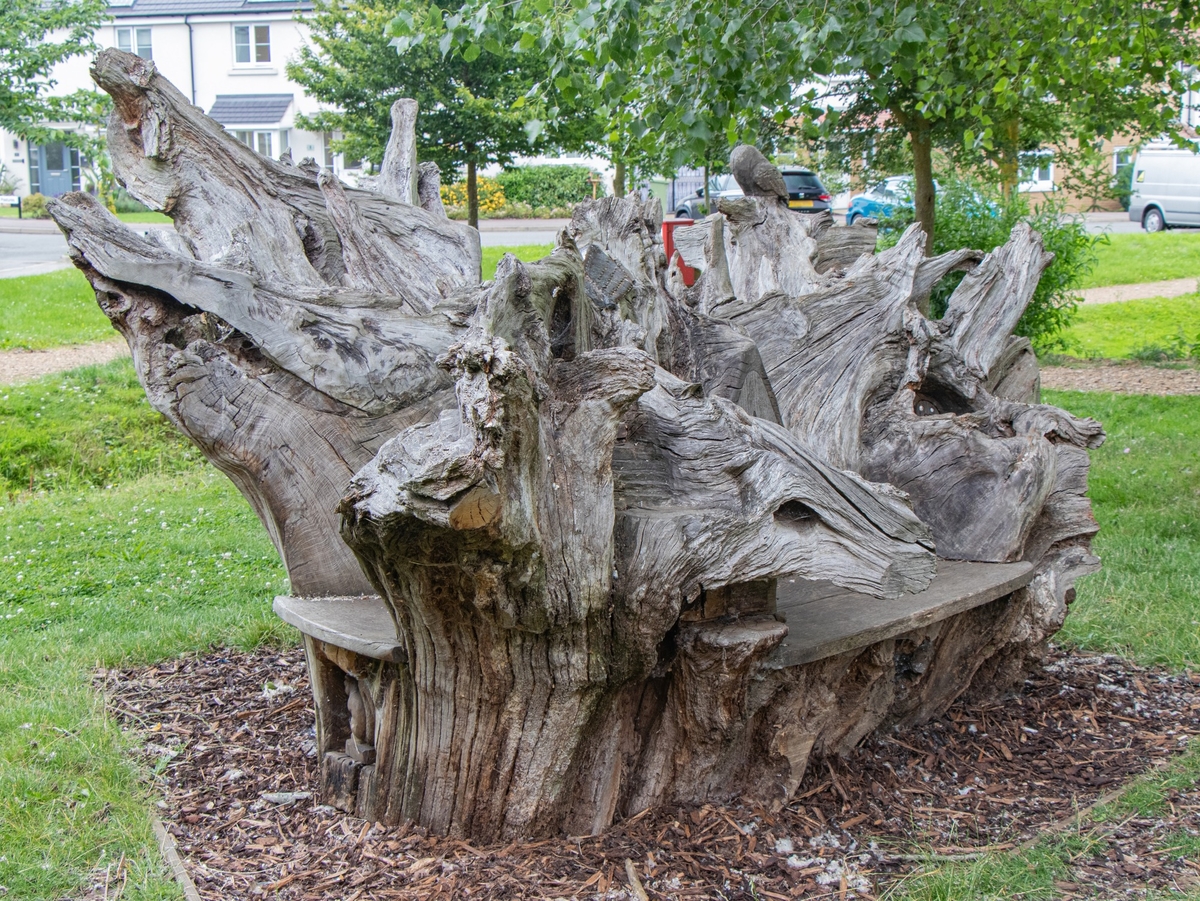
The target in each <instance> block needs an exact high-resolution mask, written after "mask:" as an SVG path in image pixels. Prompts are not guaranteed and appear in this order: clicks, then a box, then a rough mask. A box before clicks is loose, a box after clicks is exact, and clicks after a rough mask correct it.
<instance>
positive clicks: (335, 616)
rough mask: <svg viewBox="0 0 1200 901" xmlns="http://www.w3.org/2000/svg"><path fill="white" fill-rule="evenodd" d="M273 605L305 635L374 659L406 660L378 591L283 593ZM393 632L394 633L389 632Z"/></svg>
mask: <svg viewBox="0 0 1200 901" xmlns="http://www.w3.org/2000/svg"><path fill="white" fill-rule="evenodd" d="M272 609H273V610H274V611H275V614H276V615H277V616H278V617H279V618H280V619H282V620H283V621H284V622H285V623H288V624H290V625H293V626H295V627H296V628H297V629H299V630H300V631H301V632H302V633H303V634H305V635H311V636H312V637H313V638H317V639H320V640H321V641H323V642H325V643H327V644H332V645H335V646H337V647H339V648H345V649H346V650H349V651H353V652H354V653H356V654H362V655H363V656H364V657H370V658H372V659H373V660H385V661H387V662H389V663H402V662H404V660H405V657H404V648H403V647H402V645H401V644H400V639H399V637H398V636H396V634H395V624H394V623H393V621H392V618H391V616H390V615H389V614H388V609H387V605H385V604H384V602H383V600H382V599H381V598H380V597H379V596H378V595H371V594H366V595H359V596H358V597H349V598H331V597H323V598H297V597H287V596H284V595H280V596H278V597H276V598H275V602H274V604H272ZM389 633H390V634H389Z"/></svg>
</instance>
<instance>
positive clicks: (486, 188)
mask: <svg viewBox="0 0 1200 901" xmlns="http://www.w3.org/2000/svg"><path fill="white" fill-rule="evenodd" d="M475 183H476V186H477V189H478V191H479V214H480V215H481V216H483V215H486V214H488V213H495V212H496V211H498V210H500V209H502V208H503V207H504V204H505V202H506V201H505V198H504V188H502V187H501V186H500V182H498V181H496V180H495V179H494V178H483V177H480V178H477V179H476V181H475ZM441 190H442V203H444V204H445V205H446V206H448V207H462V208H463V209H464V210H465V209H466V207H467V183H466V182H465V181H456V182H455V183H454V184H452V185H442V189H441Z"/></svg>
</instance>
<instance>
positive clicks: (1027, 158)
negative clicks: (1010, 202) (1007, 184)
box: [1020, 150, 1054, 191]
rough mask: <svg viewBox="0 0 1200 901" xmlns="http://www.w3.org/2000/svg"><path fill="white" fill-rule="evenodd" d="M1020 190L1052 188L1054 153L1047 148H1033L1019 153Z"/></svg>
mask: <svg viewBox="0 0 1200 901" xmlns="http://www.w3.org/2000/svg"><path fill="white" fill-rule="evenodd" d="M1020 189H1021V190H1022V191H1053V190H1054V154H1053V153H1052V152H1051V151H1049V150H1035V151H1032V152H1030V153H1022V154H1021V188H1020Z"/></svg>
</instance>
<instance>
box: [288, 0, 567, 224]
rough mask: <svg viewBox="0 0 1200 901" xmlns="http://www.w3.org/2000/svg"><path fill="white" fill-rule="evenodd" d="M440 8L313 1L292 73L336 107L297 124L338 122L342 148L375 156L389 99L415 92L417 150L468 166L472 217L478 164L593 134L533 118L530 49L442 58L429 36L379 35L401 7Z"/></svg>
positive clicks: (411, 11) (427, 11) (535, 67)
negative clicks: (395, 38) (412, 39)
mask: <svg viewBox="0 0 1200 901" xmlns="http://www.w3.org/2000/svg"><path fill="white" fill-rule="evenodd" d="M443 12H444V10H443V9H442V7H440V6H438V5H437V4H433V3H430V4H425V5H416V6H414V5H413V4H412V3H402V2H400V0H353V2H350V3H344V4H343V3H339V2H336V0H330V2H326V0H317V2H316V4H315V8H314V10H313V13H312V14H311V15H309V16H306V17H305V21H306V22H308V23H309V26H310V28H311V35H312V46H310V47H304V48H302V49H301V51H300V54H299V57H298V59H297V60H296V61H295V62H293V63H289V65H288V75H289V77H290V78H292V79H293V80H294V81H296V82H297V83H298V84H300V85H301V86H303V87H304V88H305V90H307V91H308V92H309V93H310V94H311V95H313V96H314V97H316V98H317V99H318V100H321V101H322V102H324V103H327V104H329V105H330V106H331V107H333V109H332V110H330V111H324V112H321V113H318V114H317V115H315V116H310V117H306V118H304V119H303V121H302V123H301V124H302V127H305V128H311V129H315V130H321V131H340V132H341V133H342V138H341V142H340V149H341V150H342V151H343V152H344V153H346V154H347V155H348V156H349V157H351V158H353V159H367V160H370V161H371V162H372V163H378V162H379V161H380V160H381V159H382V158H383V150H384V147H385V145H386V143H387V137H388V134H389V132H390V130H391V120H390V110H391V106H392V103H393V102H394V101H395V100H397V99H399V98H401V97H411V98H413V99H414V100H416V101H417V102H418V103H419V104H420V106H421V118H420V123H421V130H420V131H419V132H418V135H417V140H418V144H419V152H420V155H421V157H422V158H423V159H426V160H431V161H433V162H436V163H437V164H438V165H439V166H441V168H442V170H443V171H446V172H452V171H458V170H459V169H460V168H465V169H466V179H467V196H468V216H469V220H470V223H471V225H475V226H477V225H478V221H479V202H478V192H477V190H476V173H477V170H478V168H479V167H480V166H481V165H486V164H487V163H496V162H498V163H507V162H509V161H511V160H512V158H513V157H514V156H515V155H517V154H519V153H536V152H539V151H542V150H545V149H548V148H549V147H551V146H554V145H556V144H566V145H569V146H572V147H573V148H580V149H582V147H584V146H586V145H587V143H588V141H589V137H590V136H589V134H588V123H587V121H586V119H581V117H578V116H567V117H563V118H562V119H561V120H560V121H559V122H558V123H557V125H556V126H555V127H552V128H549V129H547V128H545V127H544V126H543V124H542V123H541V122H540V121H538V111H537V110H536V109H535V108H531V106H530V105H529V104H527V95H528V93H529V91H530V88H531V87H532V86H533V84H534V82H535V81H537V80H538V79H539V78H541V77H543V76H544V74H545V68H546V67H545V64H544V63H543V62H542V61H541V60H540V59H539V58H538V57H537V56H536V55H534V54H521V55H517V54H514V53H512V52H510V51H509V50H507V49H506V48H505V47H504V46H502V45H501V44H500V43H499V42H498V41H496V42H493V43H489V45H488V47H487V48H486V51H483V50H482V48H481V50H480V51H477V52H475V53H473V54H462V55H459V56H457V57H454V58H444V57H443V55H442V51H441V50H440V49H439V48H438V47H437V46H436V45H434V44H432V43H422V44H416V45H414V46H410V47H405V48H403V51H402V52H397V49H396V48H394V47H393V46H392V44H391V39H390V38H389V37H388V36H386V34H385V32H386V30H387V26H388V23H389V22H391V21H392V19H393V18H395V17H396V16H398V15H404V16H411V17H413V18H414V20H416V21H420V22H423V21H426V20H427V19H429V18H431V17H433V18H438V20H439V21H440V16H441V15H442V13H443Z"/></svg>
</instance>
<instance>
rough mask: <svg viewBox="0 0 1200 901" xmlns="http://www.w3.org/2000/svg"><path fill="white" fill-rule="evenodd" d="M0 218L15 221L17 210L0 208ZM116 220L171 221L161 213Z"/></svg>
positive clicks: (141, 214) (123, 214)
mask: <svg viewBox="0 0 1200 901" xmlns="http://www.w3.org/2000/svg"><path fill="white" fill-rule="evenodd" d="M0 217H4V218H6V219H16V218H17V208H16V207H11V206H3V207H0ZM117 218H118V219H120V220H121V221H122V222H134V223H142V224H147V223H151V222H170V221H171V219H170V217H169V216H165V215H163V214H162V213H153V212H145V213H117Z"/></svg>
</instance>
